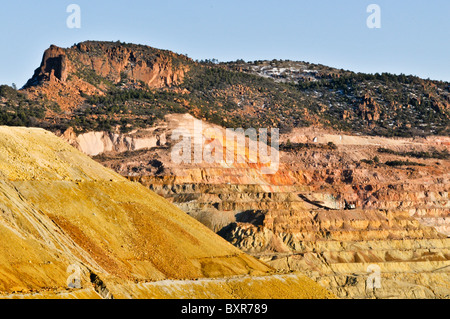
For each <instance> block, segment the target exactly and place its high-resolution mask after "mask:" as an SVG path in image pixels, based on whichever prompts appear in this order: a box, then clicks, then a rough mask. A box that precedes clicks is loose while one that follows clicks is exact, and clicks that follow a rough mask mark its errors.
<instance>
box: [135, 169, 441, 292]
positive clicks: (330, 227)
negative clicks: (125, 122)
mask: <svg viewBox="0 0 450 319" xmlns="http://www.w3.org/2000/svg"><path fill="white" fill-rule="evenodd" d="M213 172H215V170H214V169H211V170H208V169H202V170H201V172H198V171H196V170H189V171H188V172H186V171H185V174H184V176H181V177H179V176H176V177H150V176H148V177H146V176H141V177H130V179H131V180H134V181H139V182H140V183H142V184H144V185H145V186H147V187H149V188H150V189H152V190H153V191H155V192H156V193H158V194H159V195H161V196H164V197H165V198H167V199H169V200H170V201H172V202H173V203H174V204H176V205H177V206H178V207H180V208H181V209H183V210H184V211H187V212H188V214H190V215H191V216H193V217H195V218H197V219H198V220H199V221H201V222H202V223H203V224H205V225H207V226H208V227H209V228H211V229H213V230H214V231H215V232H217V233H219V234H220V235H221V236H223V237H224V238H225V239H227V240H228V241H229V242H231V243H232V244H233V245H235V246H236V247H238V248H240V249H241V250H242V251H244V252H247V253H249V254H251V255H253V256H255V257H258V258H259V259H261V260H262V261H264V262H265V263H267V264H268V265H270V266H272V267H274V268H276V269H279V270H283V271H301V272H303V273H305V274H307V275H308V276H309V277H310V278H313V279H314V280H316V281H317V282H319V283H320V284H322V285H323V286H324V287H327V288H328V289H331V291H333V293H335V294H336V295H337V296H338V297H341V298H448V297H449V296H450V275H449V272H450V239H449V238H448V237H447V236H449V233H448V229H449V227H448V225H449V224H448V222H449V218H448V216H449V207H450V206H449V203H450V202H449V199H448V186H447V185H449V184H448V183H446V182H441V183H430V184H427V185H423V184H420V183H415V182H414V181H413V182H412V183H404V182H400V183H398V184H392V183H391V182H389V183H373V184H358V183H357V181H355V182H354V183H353V184H350V185H348V184H345V183H342V182H339V183H340V184H341V185H342V186H343V187H342V188H341V189H343V190H344V191H347V192H343V193H336V192H333V194H330V193H328V192H327V191H326V190H322V191H321V190H320V189H318V188H317V186H316V185H317V184H320V183H321V182H320V180H319V181H318V180H314V179H313V178H311V176H312V175H314V176H318V175H319V176H320V175H321V173H318V172H317V170H316V171H313V172H308V171H302V172H295V173H293V172H292V171H290V172H279V174H280V175H285V176H289V178H291V180H292V178H293V176H294V177H297V176H299V177H300V178H299V179H298V180H300V181H301V182H300V183H295V182H291V183H290V184H289V185H264V184H234V183H235V182H236V179H235V178H236V175H239V174H233V173H232V174H228V175H227V174H223V175H221V177H220V178H222V181H221V182H220V181H219V177H218V175H217V174H214V173H213ZM353 174H355V176H358V175H360V174H358V172H357V171H356V172H355V170H354V171H353ZM224 175H225V176H226V177H223V176H224ZM327 175H328V174H326V172H324V174H323V176H324V178H327V177H326V176H327ZM335 176H336V173H335ZM189 177H190V178H192V182H191V183H190V182H189V181H188V179H189ZM283 180H284V181H286V180H287V179H286V178H284V179H283ZM307 180H311V181H314V182H310V183H308V182H305V181H307ZM338 181H339V179H338ZM322 182H323V181H322ZM349 203H352V204H353V205H354V206H353V207H352V206H349V205H348V204H349ZM372 264H375V265H378V266H379V267H380V269H381V278H382V282H383V286H382V288H381V289H368V288H367V282H366V279H367V277H368V273H367V268H368V266H369V265H372Z"/></svg>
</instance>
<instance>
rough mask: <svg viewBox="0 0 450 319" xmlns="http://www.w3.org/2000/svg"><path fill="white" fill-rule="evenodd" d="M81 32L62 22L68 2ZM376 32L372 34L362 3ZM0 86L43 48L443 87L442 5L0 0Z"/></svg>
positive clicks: (353, 0) (449, 49)
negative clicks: (297, 68) (77, 12)
mask: <svg viewBox="0 0 450 319" xmlns="http://www.w3.org/2000/svg"><path fill="white" fill-rule="evenodd" d="M72 3H74V4H78V5H79V6H80V8H81V28H80V29H70V28H68V27H67V25H66V20H67V17H68V16H69V15H70V13H67V12H66V8H67V6H68V5H69V4H72ZM372 3H373V4H378V5H379V6H380V8H381V28H380V29H369V28H368V27H367V25H366V20H367V17H368V16H369V15H370V13H367V12H366V8H367V6H368V5H369V4H372ZM0 38H1V50H0V84H9V85H11V84H12V83H16V84H17V86H18V87H21V86H22V85H23V84H25V82H26V80H27V79H28V78H30V77H31V75H32V74H33V71H34V69H36V68H37V67H38V66H39V64H40V62H41V59H42V54H43V52H44V50H45V49H46V48H48V47H49V46H50V44H55V45H58V46H61V47H69V46H71V45H73V44H74V43H78V42H81V41H85V40H107V41H117V40H120V41H122V42H132V43H138V44H146V45H150V46H153V47H156V48H160V49H168V50H172V51H175V52H177V53H182V54H187V55H188V56H189V57H191V58H194V59H199V60H200V59H212V58H216V59H218V60H219V61H231V60H236V59H244V60H246V61H253V60H260V59H270V60H271V59H290V60H298V61H307V62H312V63H321V64H324V65H328V66H332V67H337V68H343V69H347V70H352V71H357V72H368V73H376V72H380V73H381V72H391V73H396V74H400V73H404V74H413V75H418V76H420V77H423V78H428V77H429V78H431V79H436V80H445V81H450V59H449V58H450V1H449V0H428V1H426V0H369V1H366V0H317V1H310V0H308V1H307V0H295V1H294V0H291V1H289V0H226V1H225V0H222V1H218V0H164V1H162V0H159V1H153V0H127V1H114V0H108V1H106V0H91V1H85V0H70V1H65V0H45V1H36V0H17V1H10V0H7V1H2V5H1V11H0Z"/></svg>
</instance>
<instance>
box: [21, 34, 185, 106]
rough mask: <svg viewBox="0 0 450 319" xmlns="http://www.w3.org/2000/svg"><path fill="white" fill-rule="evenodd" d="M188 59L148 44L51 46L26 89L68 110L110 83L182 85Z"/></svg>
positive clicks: (104, 43) (32, 95) (156, 85)
mask: <svg viewBox="0 0 450 319" xmlns="http://www.w3.org/2000/svg"><path fill="white" fill-rule="evenodd" d="M188 61H190V60H189V59H188V58H186V57H183V56H180V55H177V54H175V53H172V52H169V51H163V50H158V49H153V48H150V47H146V46H139V45H126V44H122V43H112V42H89V41H88V42H82V43H79V44H77V45H74V46H73V47H70V48H67V49H63V48H60V47H57V46H55V45H51V46H50V48H49V49H47V50H46V51H45V52H44V55H43V58H42V62H41V65H40V66H39V68H37V69H36V70H35V72H34V74H33V76H32V77H31V79H30V80H28V82H27V83H26V84H25V86H24V88H25V89H26V92H27V93H28V94H29V95H30V96H31V97H35V98H36V97H37V96H39V95H40V94H44V95H45V96H46V97H47V98H48V99H49V100H50V101H53V102H56V103H58V105H59V107H60V108H61V109H63V110H66V111H74V110H75V109H76V108H77V107H79V106H81V105H82V104H83V102H84V100H85V96H91V95H104V93H105V91H107V90H108V85H110V84H117V83H119V82H120V81H123V80H125V79H126V80H127V81H130V82H142V83H143V84H144V85H147V86H148V87H150V88H158V89H160V88H167V87H171V86H172V85H176V84H179V83H180V82H181V81H182V80H183V78H184V76H185V74H186V72H187V71H188V70H189V67H188V64H187V63H186V62H188Z"/></svg>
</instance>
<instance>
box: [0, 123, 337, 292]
mask: <svg viewBox="0 0 450 319" xmlns="http://www.w3.org/2000/svg"><path fill="white" fill-rule="evenodd" d="M0 241H1V243H2V244H1V245H0V294H1V296H3V297H6V298H27V297H37V298H41V297H42V298H94V297H103V298H108V297H111V296H112V295H113V296H115V297H119V298H120V297H122V298H147V297H148V298H151V297H156V298H159V297H161V298H162V297H165V296H163V295H161V294H160V293H158V288H157V287H159V286H152V284H153V285H155V284H156V283H157V282H159V281H164V282H165V283H166V284H167V282H171V283H172V285H178V288H177V289H175V290H174V292H172V293H171V294H170V297H172V298H173V297H175V298H176V297H205V298H208V297H209V298H214V297H216V296H219V297H221V296H222V297H230V296H229V294H227V292H226V291H220V289H222V290H223V289H225V288H224V285H222V284H219V283H214V282H212V283H211V282H206V283H205V288H204V289H201V288H198V289H197V290H196V289H194V290H192V291H194V294H193V295H190V296H188V295H187V294H186V292H185V290H184V288H183V287H186V285H187V284H186V282H189V280H193V279H198V278H224V277H230V278H231V277H236V276H245V277H244V278H245V279H241V281H243V282H246V281H250V282H251V281H252V280H253V279H252V278H254V276H263V277H265V276H269V275H270V277H267V278H268V279H267V280H268V284H266V285H262V286H261V287H267V291H266V292H264V293H263V292H261V289H259V288H258V289H254V288H251V287H252V286H258V287H259V286H260V285H261V284H260V282H261V281H259V282H255V283H253V284H252V285H249V284H242V289H243V292H242V293H241V295H240V296H236V297H255V295H254V291H259V292H260V293H259V294H260V295H261V296H269V297H271V298H303V297H308V298H311V297H312V298H322V297H330V296H331V295H330V294H329V293H328V292H327V291H326V290H325V289H323V288H321V287H320V286H318V285H317V284H316V283H315V282H313V281H311V280H309V279H307V278H304V277H302V276H301V275H300V276H297V275H294V277H296V276H297V279H295V280H294V279H292V278H290V279H289V281H286V279H284V278H278V277H277V276H273V275H271V272H272V270H271V268H269V267H268V266H266V265H265V264H263V263H262V262H260V261H258V260H256V259H255V258H253V257H250V256H248V255H246V254H244V253H242V252H241V251H240V250H238V249H237V248H235V247H233V246H232V245H231V244H229V243H228V242H226V241H225V240H224V239H222V238H221V237H219V236H217V235H216V234H214V233H213V232H212V231H210V230H209V229H208V228H207V227H205V226H203V225H202V224H201V223H199V222H197V221H196V220H194V219H193V218H191V217H189V216H188V215H186V214H185V213H184V212H183V211H181V210H179V209H178V208H176V207H175V206H174V205H172V204H170V203H169V202H168V201H166V200H165V199H164V198H162V197H160V196H158V195H156V194H154V193H153V192H151V191H150V190H148V189H147V188H145V187H144V186H142V185H140V184H138V183H133V182H130V181H128V180H126V179H125V178H123V177H121V176H120V175H118V174H116V173H114V172H113V171H112V170H109V169H107V168H105V167H103V166H102V165H100V164H98V163H96V162H94V161H93V160H91V159H90V158H89V157H88V156H86V155H84V154H82V153H81V152H79V151H77V150H76V149H74V148H73V147H71V146H70V145H68V144H66V143H65V142H64V141H62V140H61V139H60V138H58V137H56V136H54V135H53V134H51V133H49V132H47V131H45V130H42V129H25V128H11V127H0ZM71 265H72V266H71ZM69 266H71V267H69ZM68 267H69V269H68ZM70 268H71V269H72V270H70ZM68 270H69V271H70V272H71V274H69V273H68V272H67V271H68ZM72 271H73V273H72ZM69 275H71V276H72V277H79V278H80V280H81V285H82V288H81V289H75V290H70V291H69V290H68V289H67V288H66V287H67V279H68V277H69ZM258 278H260V277H258ZM176 280H178V281H176ZM301 283H305V284H304V285H302V284H301ZM145 285H147V286H145ZM196 285H197V286H196V287H198V283H197V284H196ZM200 285H201V282H200ZM207 285H209V286H211V287H214V285H215V286H217V287H218V288H217V289H215V288H212V289H206V286H207ZM227 285H228V286H230V285H231V286H232V285H237V284H236V283H233V282H231V283H228V284H227ZM227 285H226V286H227ZM289 285H291V286H292V287H291V288H289ZM299 285H300V286H301V287H302V288H298V286H299ZM228 286H227V287H228ZM219 287H222V288H220V289H219ZM246 287H247V288H246ZM294 287H297V288H294ZM189 291H191V290H189ZM195 291H199V293H198V294H196V293H195Z"/></svg>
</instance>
